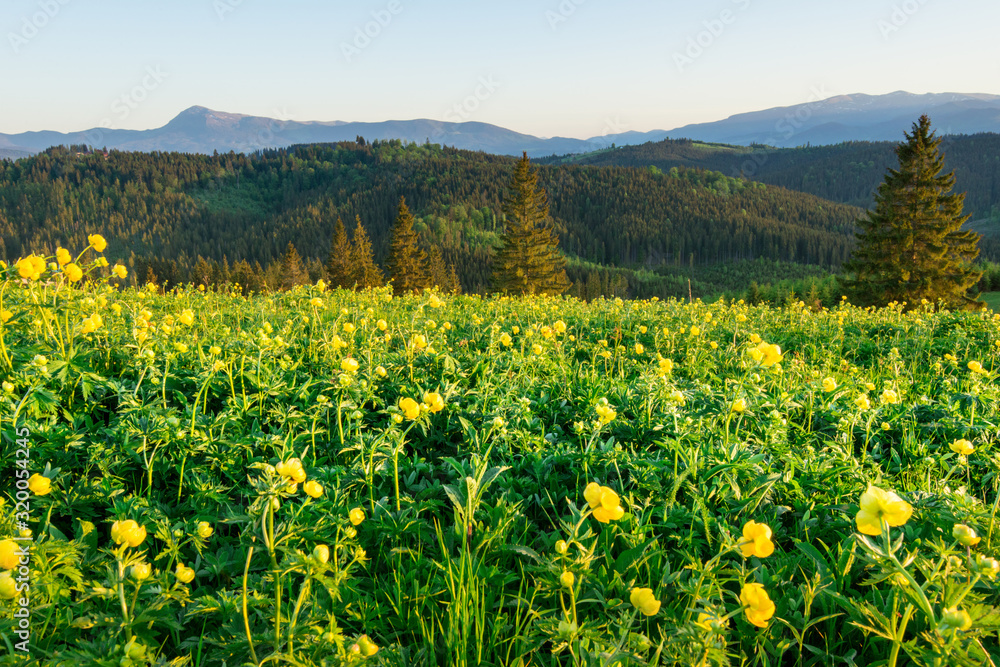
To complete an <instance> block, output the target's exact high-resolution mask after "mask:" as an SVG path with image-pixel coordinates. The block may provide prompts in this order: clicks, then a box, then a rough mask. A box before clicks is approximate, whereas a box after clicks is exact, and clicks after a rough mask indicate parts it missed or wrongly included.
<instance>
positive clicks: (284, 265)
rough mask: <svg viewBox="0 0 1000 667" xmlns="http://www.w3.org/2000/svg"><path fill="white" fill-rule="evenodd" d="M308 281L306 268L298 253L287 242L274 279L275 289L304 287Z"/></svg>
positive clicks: (290, 243)
mask: <svg viewBox="0 0 1000 667" xmlns="http://www.w3.org/2000/svg"><path fill="white" fill-rule="evenodd" d="M308 281H309V275H308V274H307V273H306V267H305V265H304V264H303V263H302V258H301V257H300V256H299V251H298V250H296V249H295V246H294V245H293V244H292V242H291V241H289V242H288V247H287V248H286V249H285V254H284V256H283V257H282V258H281V266H280V269H279V270H278V275H277V279H276V282H277V287H278V289H280V290H290V289H292V288H293V287H295V286H296V285H304V284H306V282H308Z"/></svg>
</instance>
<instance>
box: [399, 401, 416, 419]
mask: <svg viewBox="0 0 1000 667" xmlns="http://www.w3.org/2000/svg"><path fill="white" fill-rule="evenodd" d="M399 409H400V410H402V411H403V415H404V416H405V417H406V418H407V419H416V418H417V417H419V416H420V404H419V403H417V402H416V401H415V400H413V399H412V398H401V399H399Z"/></svg>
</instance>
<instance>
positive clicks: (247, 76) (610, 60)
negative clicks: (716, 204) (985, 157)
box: [0, 0, 1000, 137]
mask: <svg viewBox="0 0 1000 667" xmlns="http://www.w3.org/2000/svg"><path fill="white" fill-rule="evenodd" d="M378 19H381V24H380V23H379V22H378ZM997 25H1000V3H997V2H996V0H948V1H947V2H945V0H825V1H822V2H820V1H817V0H794V1H793V0H711V1H709V2H692V1H680V0H659V1H654V0H618V1H613V0H538V1H534V2H531V1H528V0H463V1H461V2H460V1H458V0H440V1H434V0H354V1H352V2H346V1H337V0H329V1H321V0H282V1H281V2H278V1H275V0H169V1H168V0H4V1H3V3H2V5H0V91H2V92H0V95H2V99H3V102H2V104H0V132H5V133H15V132H23V131H28V130H42V129H46V130H60V131H71V130H83V129H87V128H90V127H94V126H97V125H107V126H110V127H113V128H125V129H146V128H150V127H158V126H160V125H163V124H165V123H166V122H168V121H169V120H170V119H171V118H173V117H174V116H175V115H177V114H178V113H179V112H180V111H182V110H183V109H185V108H187V107H190V106H192V105H202V106H206V107H210V108H212V109H216V110H219V111H229V112H235V113H246V114H253V115H261V116H271V117H282V118H284V119H288V120H302V121H304V120H343V121H379V120H390V119H412V118H433V119H439V120H476V121H483V122H488V123H494V124H497V125H501V126H504V127H508V128H510V129H512V130H516V131H520V132H525V133H529V134H535V135H539V136H556V135H561V136H573V137H590V136H595V135H601V134H605V133H608V132H622V131H627V130H638V131H645V130H652V129H672V128H674V127H678V126H681V125H684V124H687V123H693V122H703V121H711V120H718V119H720V118H725V117H726V116H729V115H731V114H734V113H739V112H743V111H752V110H756V109H763V108H768V107H773V106H784V105H789V104H797V103H801V102H808V101H811V100H814V99H817V98H818V97H829V96H832V95H839V94H848V93H856V92H862V93H869V94H880V93H888V92H892V91H895V90H907V91H909V92H913V93H927V92H964V93H973V92H979V93H994V94H1000V57H998V56H1000V47H998V46H997V45H998V44H1000V41H998V40H997V39H996V26H997ZM366 27H367V29H368V32H369V33H370V34H372V35H374V36H373V37H367V36H365V37H360V38H359V37H358V34H359V31H362V32H363V31H364V30H365V29H366ZM365 39H368V43H367V44H366V43H365ZM698 42H700V45H698ZM456 105H458V107H457V108H456Z"/></svg>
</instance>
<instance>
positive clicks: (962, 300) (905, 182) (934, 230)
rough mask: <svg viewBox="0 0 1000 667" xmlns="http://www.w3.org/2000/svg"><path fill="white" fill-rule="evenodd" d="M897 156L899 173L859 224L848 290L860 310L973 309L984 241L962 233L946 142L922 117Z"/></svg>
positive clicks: (848, 266)
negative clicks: (924, 305) (898, 306)
mask: <svg viewBox="0 0 1000 667" xmlns="http://www.w3.org/2000/svg"><path fill="white" fill-rule="evenodd" d="M905 136H906V141H904V142H903V143H901V144H900V145H899V146H898V147H897V149H896V155H897V157H898V159H899V167H898V168H897V169H889V170H888V174H886V177H885V181H884V182H883V183H882V185H881V186H880V187H879V189H878V193H877V194H876V196H875V208H874V210H872V211H869V212H868V213H866V214H865V215H864V216H863V217H862V218H860V219H859V220H858V221H857V224H858V227H860V229H861V231H860V233H858V235H857V238H858V245H857V247H856V248H855V250H854V253H853V256H852V258H851V260H850V261H849V262H847V263H846V264H845V265H844V268H845V270H847V271H849V272H851V273H852V274H853V277H851V278H849V279H848V280H846V281H845V282H844V288H845V291H846V292H847V293H848V294H849V296H850V297H851V299H852V301H854V302H855V303H858V304H860V305H884V304H886V303H889V302H893V301H895V302H900V303H902V302H906V303H907V305H908V307H916V306H918V305H919V304H920V301H921V300H923V299H926V300H927V301H929V302H931V303H936V302H938V301H940V302H942V303H943V304H944V305H945V306H947V307H949V308H958V307H968V306H971V305H972V304H974V303H975V302H974V301H972V300H971V299H969V298H968V296H967V292H968V290H969V288H970V287H972V286H973V285H974V284H975V283H976V282H977V281H978V280H979V277H980V275H981V273H980V272H978V271H976V270H975V268H974V267H973V265H972V262H973V260H975V259H976V257H977V256H978V255H979V247H978V242H979V235H978V234H976V233H974V232H971V231H968V230H963V229H962V225H963V224H964V223H965V222H966V221H967V220H968V219H969V216H967V215H963V214H962V206H963V202H964V199H965V195H964V194H953V193H951V190H952V188H953V187H954V186H955V176H954V172H951V173H948V174H941V172H942V171H943V169H944V157H943V156H942V155H941V152H940V149H939V145H940V143H941V139H940V138H937V137H935V136H934V133H933V132H932V131H931V122H930V119H929V118H928V117H927V116H926V115H925V116H921V117H920V119H919V120H918V121H917V122H916V123H914V124H913V128H912V132H911V133H908V134H905Z"/></svg>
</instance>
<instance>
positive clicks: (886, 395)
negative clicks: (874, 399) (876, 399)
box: [882, 389, 899, 405]
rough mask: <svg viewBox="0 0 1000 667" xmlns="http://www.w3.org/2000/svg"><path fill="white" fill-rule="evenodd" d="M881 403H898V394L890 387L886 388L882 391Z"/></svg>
mask: <svg viewBox="0 0 1000 667" xmlns="http://www.w3.org/2000/svg"><path fill="white" fill-rule="evenodd" d="M882 403H883V404H884V405H896V404H897V403H899V394H897V393H896V392H895V391H893V390H892V389H886V390H885V391H883V392H882Z"/></svg>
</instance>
